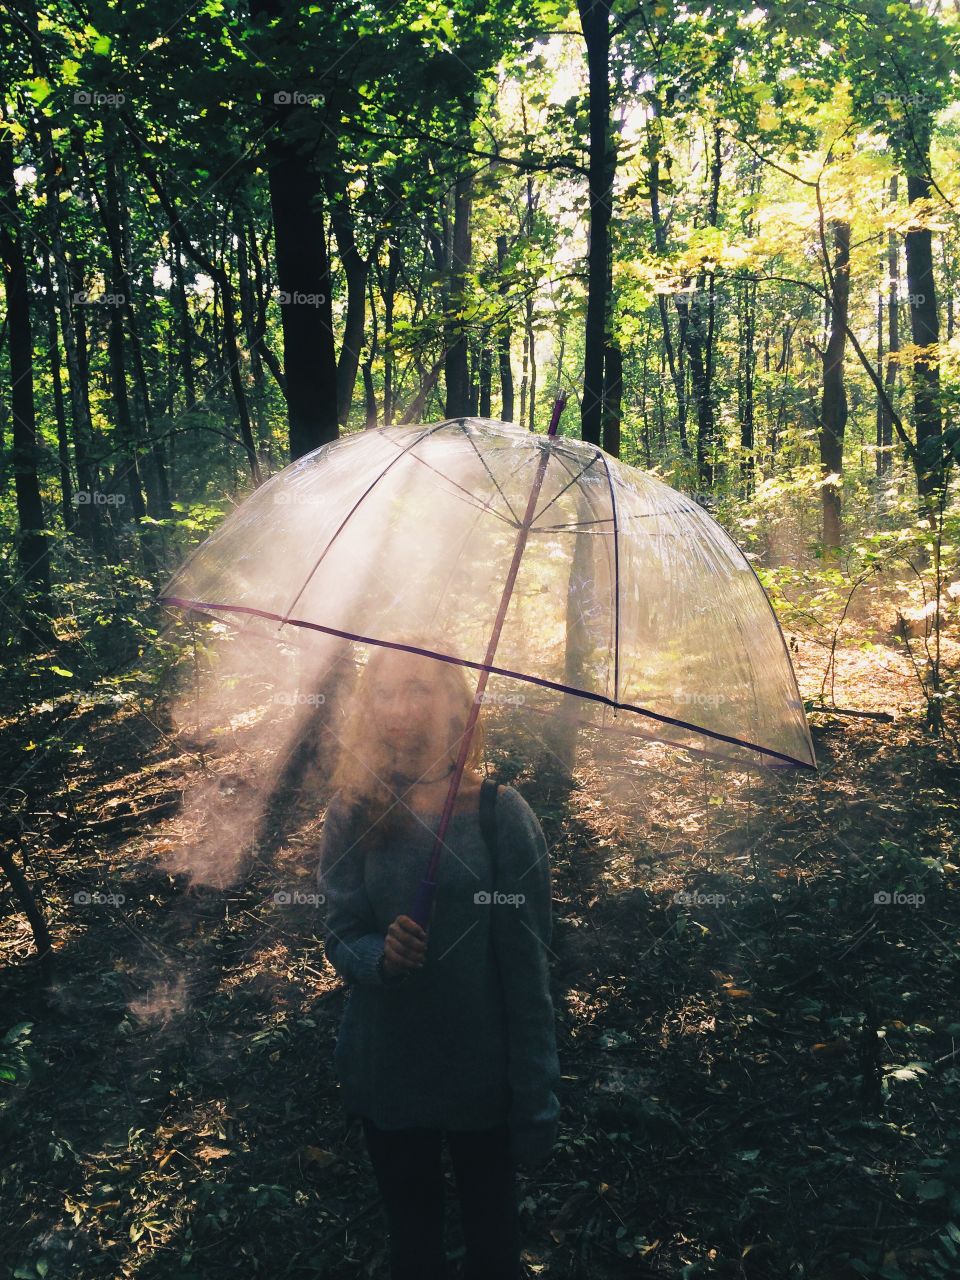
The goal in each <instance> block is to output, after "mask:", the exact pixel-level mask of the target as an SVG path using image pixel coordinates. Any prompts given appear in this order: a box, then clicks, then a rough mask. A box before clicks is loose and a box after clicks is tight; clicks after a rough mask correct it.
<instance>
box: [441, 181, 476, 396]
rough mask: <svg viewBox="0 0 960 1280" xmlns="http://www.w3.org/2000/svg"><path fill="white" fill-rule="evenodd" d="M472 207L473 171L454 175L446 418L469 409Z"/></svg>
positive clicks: (446, 337) (446, 335)
mask: <svg viewBox="0 0 960 1280" xmlns="http://www.w3.org/2000/svg"><path fill="white" fill-rule="evenodd" d="M472 207H473V175H472V174H471V173H470V172H469V171H464V172H462V173H460V174H459V175H458V176H457V180H456V184H455V186H454V192H453V238H452V242H451V246H450V257H449V262H448V271H449V276H448V279H449V285H448V289H447V306H446V308H445V312H446V314H445V320H444V346H445V348H446V358H445V360H444V378H445V382H446V392H447V394H446V407H445V409H444V414H445V416H446V417H448V418H461V417H463V416H464V415H465V414H467V413H469V411H470V370H469V348H468V337H467V329H466V321H465V315H464V310H465V307H466V282H467V273H468V272H469V270H470V264H471V261H472V256H473V253H472V237H471V232H470V220H471V213H472Z"/></svg>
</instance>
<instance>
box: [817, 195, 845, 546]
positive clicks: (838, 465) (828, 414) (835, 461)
mask: <svg viewBox="0 0 960 1280" xmlns="http://www.w3.org/2000/svg"><path fill="white" fill-rule="evenodd" d="M832 228H833V244H834V250H835V253H834V259H833V271H832V277H833V288H832V291H831V304H832V305H831V307H830V335H829V338H828V339H827V346H826V349H825V350H824V353H823V397H822V400H821V408H820V465H821V473H822V475H823V477H824V480H825V483H823V484H822V485H821V488H820V493H821V496H822V505H823V545H824V549H825V550H826V551H829V552H832V551H836V550H837V549H839V547H840V538H841V525H840V514H841V513H840V484H839V477H840V476H841V475H842V473H843V436H844V431H845V430H846V425H847V393H846V387H845V385H844V379H843V357H844V352H845V350H846V343H847V318H848V312H849V302H850V224H849V222H843V221H837V222H834V223H833V224H832ZM828 476H833V477H836V478H835V479H831V480H829V481H827V480H826V477H828Z"/></svg>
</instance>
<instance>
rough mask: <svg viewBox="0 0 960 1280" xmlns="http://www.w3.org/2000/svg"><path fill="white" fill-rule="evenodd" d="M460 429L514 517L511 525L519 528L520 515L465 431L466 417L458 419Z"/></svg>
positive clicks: (472, 439)
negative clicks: (513, 522)
mask: <svg viewBox="0 0 960 1280" xmlns="http://www.w3.org/2000/svg"><path fill="white" fill-rule="evenodd" d="M460 430H461V431H462V432H463V434H464V435H465V436H466V438H467V439H468V440H469V441H470V448H471V449H472V450H473V452H474V453H475V454H476V455H477V457H478V458H479V459H480V462H481V463H482V465H483V468H484V470H485V471H486V473H487V475H488V476H489V477H490V479H491V480H492V481H493V483H494V487H495V488H496V490H497V493H499V495H500V497H501V498H502V499H503V500H504V502H505V503H506V506H507V510H508V511H509V512H510V514H511V515H512V516H513V519H514V521H515V524H514V526H513V527H514V528H517V529H519V527H520V517H519V516H518V515H517V513H516V512H515V511H514V509H513V507H512V506H511V505H510V499H509V498H508V497H507V495H506V494H505V493H504V492H503V490H502V489H501V488H500V482H499V481H498V480H497V477H496V476H495V475H494V474H493V472H492V471H491V470H490V468H489V467H488V466H487V460H486V458H484V456H483V454H482V453H481V452H480V450H479V449H478V448H477V445H476V441H475V440H474V438H473V436H471V435H470V433H469V432H468V431H467V420H466V418H461V419H460ZM508 523H509V521H508Z"/></svg>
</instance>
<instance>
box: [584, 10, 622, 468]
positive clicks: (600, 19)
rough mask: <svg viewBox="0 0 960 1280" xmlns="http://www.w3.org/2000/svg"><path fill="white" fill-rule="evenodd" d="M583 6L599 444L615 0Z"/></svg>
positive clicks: (588, 333)
mask: <svg viewBox="0 0 960 1280" xmlns="http://www.w3.org/2000/svg"><path fill="white" fill-rule="evenodd" d="M577 8H578V10H579V13H580V24H581V27H582V29H583V38H584V42H585V43H586V47H587V74H588V78H589V85H590V110H589V116H590V153H589V174H588V184H589V191H590V247H589V250H588V253H587V318H586V328H585V334H584V362H583V396H582V399H581V402H580V433H581V435H582V437H583V439H584V440H586V441H589V443H591V444H596V445H599V444H600V440H601V435H602V430H603V359H604V349H605V346H606V341H607V324H608V318H609V304H610V299H609V293H608V286H607V255H608V253H609V251H610V217H611V212H612V204H613V180H614V161H613V148H612V146H611V138H610V0H577Z"/></svg>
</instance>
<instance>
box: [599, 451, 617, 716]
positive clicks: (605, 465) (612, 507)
mask: <svg viewBox="0 0 960 1280" xmlns="http://www.w3.org/2000/svg"><path fill="white" fill-rule="evenodd" d="M603 469H604V471H605V472H606V473H607V484H608V485H609V486H610V515H611V517H612V519H613V576H614V583H613V607H614V611H615V613H614V623H613V699H614V702H616V700H617V697H618V695H619V693H620V525H619V522H618V520H617V499H616V497H615V496H614V492H613V476H611V474H610V464H609V463H608V462H607V459H606V457H605V456H604V457H603Z"/></svg>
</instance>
